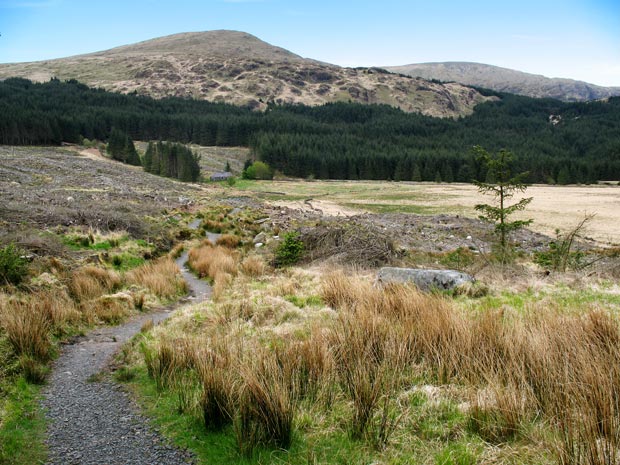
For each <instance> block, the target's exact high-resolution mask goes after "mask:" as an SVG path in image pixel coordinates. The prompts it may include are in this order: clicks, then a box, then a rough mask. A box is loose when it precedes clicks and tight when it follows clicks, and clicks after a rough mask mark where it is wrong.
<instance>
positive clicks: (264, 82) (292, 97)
mask: <svg viewBox="0 0 620 465" xmlns="http://www.w3.org/2000/svg"><path fill="white" fill-rule="evenodd" d="M14 76H19V77H25V78H28V79H31V80H34V81H46V80H49V79H50V78H52V77H57V78H59V79H63V80H64V79H77V80H78V81H81V82H84V83H85V84H88V85H90V86H95V87H102V88H104V89H107V90H112V91H118V92H123V93H129V92H133V91H136V92H138V93H139V94H144V95H150V96H153V97H156V98H161V97H166V96H179V97H193V98H198V99H206V100H211V101H221V102H227V103H233V104H236V105H244V106H249V107H251V108H258V109H262V108H265V107H266V106H267V103H269V102H276V103H304V104H308V105H319V104H323V103H326V102H334V101H354V102H361V103H379V104H388V105H392V106H396V107H399V108H401V109H403V110H405V111H408V112H419V113H423V114H425V115H431V116H442V117H456V116H459V115H467V114H470V113H471V112H472V111H473V107H474V106H475V105H477V104H478V103H481V102H483V101H485V100H487V97H484V96H482V95H481V94H480V93H479V92H477V91H476V90H474V89H471V88H469V87H466V86H463V85H461V84H456V83H451V84H439V83H433V82H429V81H427V80H424V79H421V78H409V77H405V76H398V75H395V74H391V73H388V72H386V71H385V70H381V69H379V68H355V69H352V68H341V67H339V66H336V65H330V64H327V63H322V62H319V61H315V60H310V59H305V58H302V57H300V56H298V55H295V54H294V53H291V52H289V51H287V50H284V49H282V48H279V47H275V46H273V45H270V44H268V43H266V42H263V41H261V40H259V39H257V38H256V37H254V36H252V35H250V34H246V33H243V32H236V31H210V32H195V33H185V34H176V35H172V36H167V37H161V38H158V39H153V40H148V41H145V42H140V43H137V44H134V45H127V46H123V47H118V48H114V49H111V50H107V51H103V52H97V53H93V54H89V55H79V56H74V57H69V58H62V59H58V60H48V61H40V62H32V63H17V64H4V65H0V79H2V78H7V77H14Z"/></svg>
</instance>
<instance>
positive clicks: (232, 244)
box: [215, 234, 241, 249]
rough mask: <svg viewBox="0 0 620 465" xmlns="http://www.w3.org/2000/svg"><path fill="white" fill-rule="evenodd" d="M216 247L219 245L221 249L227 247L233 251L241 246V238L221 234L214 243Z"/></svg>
mask: <svg viewBox="0 0 620 465" xmlns="http://www.w3.org/2000/svg"><path fill="white" fill-rule="evenodd" d="M215 244H216V245H221V246H222V247H228V248H229V249H234V248H237V247H239V245H240V244H241V238H240V237H239V236H235V235H234V234H222V235H221V236H220V237H218V238H217V240H216V241H215Z"/></svg>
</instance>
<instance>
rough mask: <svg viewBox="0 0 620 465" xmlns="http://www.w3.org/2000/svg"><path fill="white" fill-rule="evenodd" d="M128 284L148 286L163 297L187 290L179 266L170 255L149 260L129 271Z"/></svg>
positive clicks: (169, 296)
mask: <svg viewBox="0 0 620 465" xmlns="http://www.w3.org/2000/svg"><path fill="white" fill-rule="evenodd" d="M126 280H127V283H128V284H135V285H137V286H142V287H145V288H147V289H148V290H149V291H150V292H152V293H153V294H155V295H156V296H158V297H160V298H162V299H172V298H173V297H175V296H178V295H180V294H184V293H186V292H187V284H186V283H185V281H184V280H183V277H182V276H181V274H180V271H179V267H178V266H177V265H176V263H174V260H172V259H171V258H169V257H164V258H160V259H159V260H155V261H151V262H148V263H146V264H144V265H142V266H140V267H138V268H136V269H134V270H131V271H130V272H129V273H127V276H126Z"/></svg>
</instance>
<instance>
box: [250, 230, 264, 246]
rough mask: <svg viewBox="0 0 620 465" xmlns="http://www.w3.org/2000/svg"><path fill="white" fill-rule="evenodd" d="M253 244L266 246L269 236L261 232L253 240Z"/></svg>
mask: <svg viewBox="0 0 620 465" xmlns="http://www.w3.org/2000/svg"><path fill="white" fill-rule="evenodd" d="M252 242H253V243H254V244H259V243H261V244H264V243H265V242H267V234H265V233H264V232H260V233H258V234H257V235H256V236H255V237H254V239H253V240H252Z"/></svg>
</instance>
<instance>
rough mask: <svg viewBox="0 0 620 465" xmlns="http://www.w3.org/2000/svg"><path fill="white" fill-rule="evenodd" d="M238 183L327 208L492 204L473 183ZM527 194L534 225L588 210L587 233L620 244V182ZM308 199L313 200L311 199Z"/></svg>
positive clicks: (286, 201)
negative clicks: (618, 183)
mask: <svg viewBox="0 0 620 465" xmlns="http://www.w3.org/2000/svg"><path fill="white" fill-rule="evenodd" d="M238 187H239V188H241V189H243V190H246V191H252V192H255V193H257V195H259V196H260V197H262V198H264V199H265V200H269V201H271V202H274V203H276V204H278V205H286V206H290V207H297V208H305V209H317V208H318V209H321V210H323V211H325V212H326V213H330V214H336V213H338V212H340V213H341V214H344V215H348V214H355V213H361V212H378V213H387V212H400V213H417V214H439V213H446V214H458V215H463V216H468V217H476V216H477V213H476V211H475V210H474V206H475V205H476V204H478V203H492V202H493V198H492V197H490V196H483V195H481V194H480V193H479V192H478V190H477V188H476V187H475V186H473V185H471V184H434V183H404V182H381V181H271V182H265V181H262V182H246V181H243V182H240V183H239V184H238ZM525 194H526V196H527V197H533V198H534V200H533V201H532V203H531V204H530V205H529V206H528V208H527V209H526V210H525V212H522V213H519V214H517V215H515V217H520V218H523V219H526V218H532V219H533V220H534V222H533V223H532V225H531V229H532V230H534V231H537V232H540V233H543V234H547V235H554V232H555V230H556V228H559V229H561V230H562V231H566V230H569V229H571V228H572V227H573V226H574V225H576V224H577V223H578V222H579V221H580V220H581V219H582V218H583V217H584V215H585V214H594V215H595V216H594V218H593V219H592V221H590V223H589V226H588V228H587V232H586V234H587V236H588V237H590V238H592V239H595V240H596V241H597V242H599V243H601V244H609V245H617V244H619V243H620V221H618V219H619V218H620V187H619V186H603V185H601V186H547V185H535V186H530V187H529V188H528V189H527V191H526V193H525ZM308 199H311V200H309V201H308Z"/></svg>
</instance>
